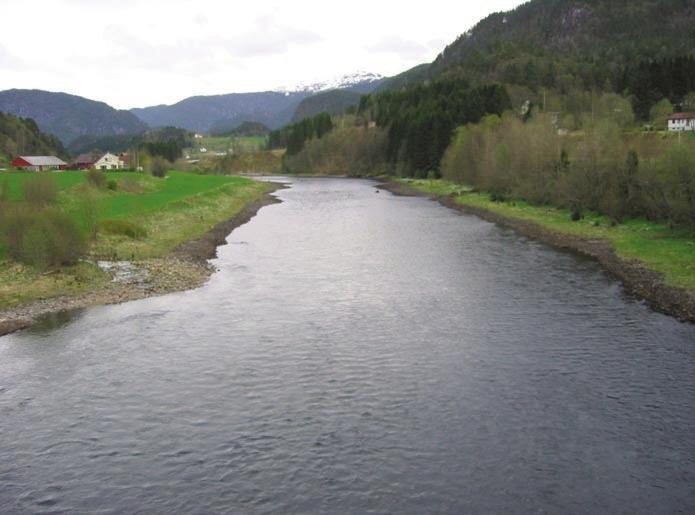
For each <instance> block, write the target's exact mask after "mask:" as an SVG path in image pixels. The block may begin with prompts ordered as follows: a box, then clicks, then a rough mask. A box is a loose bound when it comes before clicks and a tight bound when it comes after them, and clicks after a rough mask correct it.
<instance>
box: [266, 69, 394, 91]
mask: <svg viewBox="0 0 695 515" xmlns="http://www.w3.org/2000/svg"><path fill="white" fill-rule="evenodd" d="M383 78H384V76H383V75H379V74H378V73H370V72H364V71H357V72H355V73H350V74H347V75H343V76H342V77H335V78H333V79H330V80H326V81H322V82H316V83H313V84H297V85H295V86H290V87H282V88H278V89H277V90H276V91H279V92H281V93H319V92H321V91H328V90H331V89H345V88H349V87H351V86H355V85H357V84H362V83H364V82H376V81H379V80H381V79H383Z"/></svg>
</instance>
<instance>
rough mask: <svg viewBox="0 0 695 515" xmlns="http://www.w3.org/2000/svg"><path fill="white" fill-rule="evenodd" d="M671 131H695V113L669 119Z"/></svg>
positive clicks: (679, 114)
mask: <svg viewBox="0 0 695 515" xmlns="http://www.w3.org/2000/svg"><path fill="white" fill-rule="evenodd" d="M668 130H670V131H695V113H676V114H672V115H671V116H669V118H668Z"/></svg>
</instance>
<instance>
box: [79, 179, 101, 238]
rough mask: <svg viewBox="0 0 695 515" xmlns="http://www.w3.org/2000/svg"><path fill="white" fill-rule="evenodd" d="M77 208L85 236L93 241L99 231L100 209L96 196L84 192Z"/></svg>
mask: <svg viewBox="0 0 695 515" xmlns="http://www.w3.org/2000/svg"><path fill="white" fill-rule="evenodd" d="M79 206H80V214H81V215H82V220H83V221H84V227H85V229H86V230H87V234H88V235H89V237H90V238H91V239H93V240H95V239H96V237H97V232H98V229H99V218H100V216H101V209H100V206H99V202H98V201H97V198H96V195H95V194H94V193H93V192H92V191H89V190H88V191H85V192H84V193H83V195H82V198H81V199H80V203H79Z"/></svg>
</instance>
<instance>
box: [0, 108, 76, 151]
mask: <svg viewBox="0 0 695 515" xmlns="http://www.w3.org/2000/svg"><path fill="white" fill-rule="evenodd" d="M18 155H29V156H31V155H55V156H58V157H61V158H67V152H66V151H65V148H64V147H63V144H62V143H61V142H60V140H59V139H58V138H56V137H55V136H53V135H52V134H45V133H43V132H41V131H40V130H39V128H38V126H37V125H36V122H34V120H32V119H31V118H20V117H17V116H14V115H12V114H5V113H0V163H8V162H10V161H12V160H13V159H14V158H15V157H17V156H18Z"/></svg>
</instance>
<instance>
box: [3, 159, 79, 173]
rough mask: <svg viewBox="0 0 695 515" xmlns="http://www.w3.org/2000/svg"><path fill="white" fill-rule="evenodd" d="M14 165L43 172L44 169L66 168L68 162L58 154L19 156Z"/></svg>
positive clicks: (13, 162)
mask: <svg viewBox="0 0 695 515" xmlns="http://www.w3.org/2000/svg"><path fill="white" fill-rule="evenodd" d="M12 166H14V167H15V168H20V169H22V170H31V171H33V172H41V171H43V170H65V169H66V168H67V167H68V164H67V163H66V162H65V161H63V160H62V159H59V158H57V157H56V156H17V158H16V159H15V160H14V161H12Z"/></svg>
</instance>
